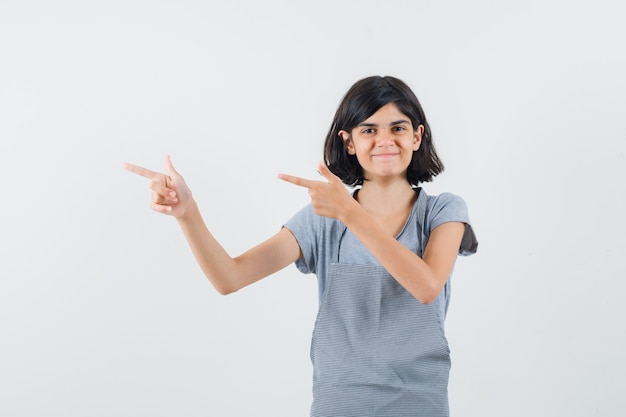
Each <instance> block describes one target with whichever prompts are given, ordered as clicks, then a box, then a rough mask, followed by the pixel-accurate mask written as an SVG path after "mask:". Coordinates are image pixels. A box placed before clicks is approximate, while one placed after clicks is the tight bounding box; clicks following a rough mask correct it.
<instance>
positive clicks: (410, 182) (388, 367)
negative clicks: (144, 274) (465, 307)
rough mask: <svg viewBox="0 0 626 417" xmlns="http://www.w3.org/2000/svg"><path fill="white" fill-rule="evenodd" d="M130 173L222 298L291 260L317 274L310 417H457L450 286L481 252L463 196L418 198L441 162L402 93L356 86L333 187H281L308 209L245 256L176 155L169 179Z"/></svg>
mask: <svg viewBox="0 0 626 417" xmlns="http://www.w3.org/2000/svg"><path fill="white" fill-rule="evenodd" d="M125 168H126V169H128V170H130V171H132V172H135V173H137V174H139V175H142V176H145V177H147V178H149V179H150V180H152V183H151V190H152V202H151V207H152V209H154V210H156V211H158V212H161V213H164V214H169V215H172V216H174V217H175V218H176V219H177V220H178V223H179V225H180V227H181V229H182V231H183V233H184V234H185V236H186V238H187V241H188V242H189V245H190V247H191V250H192V251H193V253H194V256H195V258H196V260H197V261H198V263H199V265H200V267H201V268H202V271H203V272H204V273H205V274H206V276H207V277H208V279H209V280H210V281H211V283H212V284H213V285H214V286H215V288H216V289H217V291H219V292H220V293H221V294H229V293H232V292H235V291H237V290H239V289H240V288H243V287H245V286H247V285H250V284H252V283H254V282H256V281H258V280H260V279H262V278H264V277H266V276H268V275H271V274H272V273H274V272H276V271H278V270H280V269H282V268H284V267H285V266H287V265H289V264H291V263H293V262H295V263H296V266H297V267H298V269H299V270H300V271H302V272H304V273H315V274H316V275H317V277H318V282H319V300H320V307H319V312H318V315H317V319H316V322H315V329H314V331H313V338H312V342H311V360H312V363H313V405H312V408H311V416H313V417H321V416H323V417H330V416H342V417H347V416H355V417H356V416H358V417H367V416H376V417H384V416H389V417H402V416H428V417H438V416H448V414H449V412H448V395H447V387H448V375H449V370H450V351H449V349H448V344H447V341H446V338H445V335H444V327H443V322H444V319H445V315H446V311H447V308H448V302H449V297H450V281H449V277H450V275H451V273H452V269H453V266H454V263H455V259H456V256H457V254H461V255H469V254H472V253H475V252H476V248H477V245H478V244H477V241H476V237H475V235H474V232H473V231H472V228H471V226H470V222H469V218H468V214H467V208H466V205H465V203H464V201H463V200H462V199H461V198H459V197H457V196H455V195H452V194H447V193H445V194H441V195H439V196H429V195H427V194H426V193H425V192H424V190H422V189H421V188H419V187H417V186H418V184H419V183H421V182H425V181H431V180H432V178H433V177H434V176H435V175H437V174H439V173H440V172H441V171H442V170H443V164H442V163H441V161H440V159H439V157H438V156H437V154H436V152H435V148H434V146H433V143H432V138H431V133H430V127H429V126H428V122H427V121H426V117H425V115H424V112H423V110H422V107H421V105H420V103H419V101H418V100H417V97H416V96H415V95H414V94H413V92H412V91H411V89H410V88H409V87H408V86H407V85H406V84H405V83H404V82H402V81H401V80H398V79H396V78H393V77H378V76H375V77H369V78H365V79H363V80H360V81H358V82H357V83H356V84H354V85H353V86H352V87H351V88H350V90H349V91H348V92H347V93H346V95H345V97H344V98H343V100H342V102H341V104H340V105H339V108H338V109H337V112H336V114H335V118H334V120H333V123H332V125H331V128H330V131H329V132H328V135H327V136H326V142H325V145H324V161H323V162H321V163H320V164H319V168H318V169H319V172H320V174H321V175H322V176H323V177H324V179H325V181H314V180H307V179H303V178H298V177H294V176H291V175H286V174H279V176H278V177H279V178H280V179H282V180H284V181H287V182H289V183H292V184H294V185H297V186H301V187H305V188H307V189H308V192H309V195H310V197H311V204H310V205H308V206H307V207H305V208H304V209H302V210H301V211H300V212H299V213H297V214H296V215H295V216H294V217H293V218H291V219H290V220H289V221H288V222H287V223H286V224H285V225H284V227H283V228H282V229H281V230H280V231H279V232H278V233H276V234H275V235H274V236H272V237H270V238H269V239H268V240H266V241H264V242H263V243H261V244H259V245H258V246H255V247H253V248H252V249H250V250H248V251H247V252H245V253H243V254H242V255H240V256H237V257H235V258H232V257H231V256H230V255H229V254H228V253H227V252H226V251H225V250H224V249H223V248H222V247H221V246H220V244H219V243H218V242H217V241H216V240H215V238H214V237H213V236H212V235H211V233H210V232H209V230H208V229H207V227H206V225H205V223H204V221H203V220H202V218H201V215H200V211H199V209H198V207H197V205H196V203H195V201H194V200H193V198H192V195H191V191H190V190H189V188H188V187H187V185H186V184H185V181H184V180H183V178H182V176H181V175H180V174H179V173H178V172H177V171H176V170H175V169H174V167H173V166H172V163H171V161H170V159H169V157H168V158H166V159H165V171H166V174H162V173H157V172H153V171H150V170H148V169H145V168H141V167H138V166H135V165H132V164H125ZM344 184H347V185H349V186H353V187H355V189H354V191H353V192H352V193H350V192H349V191H348V189H347V188H346V186H345V185H344Z"/></svg>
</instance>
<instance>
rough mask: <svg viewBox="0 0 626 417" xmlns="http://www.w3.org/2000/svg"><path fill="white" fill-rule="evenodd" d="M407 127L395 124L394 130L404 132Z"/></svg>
mask: <svg viewBox="0 0 626 417" xmlns="http://www.w3.org/2000/svg"><path fill="white" fill-rule="evenodd" d="M405 130H406V129H405V128H404V126H394V128H393V131H394V132H403V131H405Z"/></svg>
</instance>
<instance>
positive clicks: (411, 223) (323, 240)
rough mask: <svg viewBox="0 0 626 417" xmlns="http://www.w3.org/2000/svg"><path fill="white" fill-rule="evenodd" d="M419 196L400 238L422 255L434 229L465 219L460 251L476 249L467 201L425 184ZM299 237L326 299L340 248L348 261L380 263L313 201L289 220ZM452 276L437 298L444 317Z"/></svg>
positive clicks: (304, 262)
mask: <svg viewBox="0 0 626 417" xmlns="http://www.w3.org/2000/svg"><path fill="white" fill-rule="evenodd" d="M416 191H417V192H419V196H418V198H417V200H416V201H415V204H414V205H413V208H412V210H411V213H410V215H409V218H408V220H407V222H406V224H405V225H404V227H403V229H402V231H401V232H400V234H399V235H398V236H397V237H396V239H397V240H398V241H399V242H400V243H402V244H403V245H405V246H406V247H408V248H409V249H411V251H413V252H415V253H417V254H418V255H419V256H420V257H421V256H422V251H423V249H424V248H425V247H426V243H427V242H428V236H430V233H431V232H432V230H433V229H434V228H435V227H437V226H439V225H441V224H443V223H447V222H461V223H465V234H464V235H463V240H462V242H461V247H460V248H459V254H460V255H471V254H473V253H475V252H476V249H477V247H478V241H477V240H476V236H475V234H474V231H473V230H472V227H471V225H470V221H469V216H468V212H467V205H466V204H465V201H463V199H462V198H461V197H458V196H456V195H454V194H450V193H443V194H440V195H438V196H429V195H427V194H426V192H425V191H424V190H423V189H421V188H416ZM285 227H287V228H288V229H289V230H290V231H291V232H292V233H293V234H294V236H295V237H296V240H297V241H298V244H299V245H300V249H301V251H302V257H301V258H300V259H298V260H297V261H296V266H297V268H298V270H299V271H300V272H303V273H305V274H306V273H314V274H316V275H317V278H318V285H319V287H318V288H319V299H320V300H322V299H323V294H324V291H325V290H326V281H327V274H328V269H329V265H330V263H331V262H335V261H337V259H336V258H335V259H333V256H334V255H335V254H336V250H337V248H339V251H338V261H339V262H340V263H346V264H357V265H378V266H379V265H380V263H379V262H378V260H376V258H374V256H373V255H372V254H371V253H370V251H369V250H368V249H367V248H366V247H365V246H363V244H362V243H361V242H360V241H359V240H358V239H357V238H356V237H355V236H354V235H353V234H352V233H351V232H350V230H349V229H346V227H345V226H344V225H343V224H342V223H341V222H340V221H339V220H336V219H331V218H328V217H322V216H319V215H317V214H315V212H314V211H313V208H312V206H311V205H310V204H309V205H307V206H305V207H304V208H303V209H302V210H300V211H299V212H298V213H296V214H295V215H294V216H293V217H292V218H291V219H290V220H289V221H288V222H287V223H286V224H285ZM450 289H451V287H450V279H448V281H447V282H446V285H445V286H444V288H443V290H442V291H441V293H440V294H439V296H438V297H437V299H436V300H435V303H436V304H437V307H438V309H437V310H438V311H439V312H440V314H441V318H442V320H443V319H444V318H445V315H446V312H447V310H448V305H449V302H450Z"/></svg>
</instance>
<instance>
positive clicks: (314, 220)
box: [284, 204, 321, 274]
mask: <svg viewBox="0 0 626 417" xmlns="http://www.w3.org/2000/svg"><path fill="white" fill-rule="evenodd" d="M320 221H321V219H320V216H318V215H317V214H315V212H314V211H313V207H312V206H311V205H310V204H309V205H307V206H305V207H304V208H303V209H301V210H300V211H299V212H298V213H296V214H295V215H294V216H293V217H292V218H291V219H289V220H288V221H287V223H285V224H284V227H286V228H287V229H289V230H290V231H291V233H293V235H294V236H295V238H296V241H298V245H299V246H300V251H302V256H301V257H300V259H298V260H297V261H296V267H297V268H298V270H299V271H300V272H302V273H304V274H309V273H316V271H317V260H318V253H317V252H318V251H317V248H318V239H319V228H320Z"/></svg>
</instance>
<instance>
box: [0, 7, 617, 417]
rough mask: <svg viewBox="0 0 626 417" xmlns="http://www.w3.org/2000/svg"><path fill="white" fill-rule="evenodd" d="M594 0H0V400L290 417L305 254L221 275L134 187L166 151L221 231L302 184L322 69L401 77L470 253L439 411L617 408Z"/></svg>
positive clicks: (308, 287) (300, 348) (85, 412)
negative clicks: (199, 259) (276, 265)
mask: <svg viewBox="0 0 626 417" xmlns="http://www.w3.org/2000/svg"><path fill="white" fill-rule="evenodd" d="M618 5H619V2H617V1H614V2H611V1H608V0H601V1H595V2H582V1H555V0H549V1H538V0H537V1H532V0H531V1H525V2H501V1H487V0H477V1H472V2H468V1H462V0H456V1H445V2H441V1H430V2H426V1H414V0H405V1H399V0H385V1H374V0H359V1H356V0H353V1H341V0H337V1H333V2H311V1H307V2H296V1H288V0H283V1H280V0H266V1H262V2H257V1H253V0H247V1H232V2H219V3H218V2H210V1H198V0H195V1H190V0H177V1H156V0H153V1H147V0H146V1H141V0H124V1H106V2H105V1H101V2H96V1H93V2H85V1H68V0H58V1H54V2H53V1H40V2H35V1H7V0H0V140H1V142H0V143H1V144H0V155H2V163H1V164H0V174H1V178H2V180H3V181H2V187H0V194H1V198H0V201H1V205H0V210H1V211H0V214H1V215H0V257H1V259H0V261H1V264H0V265H1V269H0V274H1V278H0V338H1V339H0V415H2V416H81V417H82V416H251V415H261V416H269V415H272V416H305V415H307V414H308V410H309V406H310V400H311V398H310V388H311V386H310V384H311V382H310V381H311V367H310V363H309V358H308V353H309V338H310V335H311V330H312V326H313V320H314V318H315V313H316V307H317V289H316V281H315V277H314V276H311V275H301V274H300V273H298V272H297V270H296V269H295V267H293V266H291V267H289V268H287V269H285V270H284V271H282V272H280V273H278V274H276V275H275V276H273V277H271V278H268V279H266V280H264V281H262V282H260V283H258V284H255V285H253V286H251V287H249V288H246V289H244V290H242V291H241V292H239V293H236V294H234V295H231V296H228V297H222V296H219V295H217V293H216V292H215V290H213V288H212V287H211V286H210V284H209V283H208V281H207V280H206V279H205V278H204V277H203V275H202V274H201V272H200V270H199V268H198V267H197V265H196V264H195V262H194V260H193V258H192V256H191V253H190V251H189V249H188V248H187V246H186V243H185V241H184V238H183V236H182V233H181V232H180V231H179V230H178V226H177V225H176V222H175V221H174V220H173V219H171V218H169V217H166V216H162V215H159V214H157V213H155V212H152V211H150V210H149V208H148V200H149V191H148V188H147V186H148V182H147V180H144V179H143V178H141V177H138V176H135V175H133V174H131V173H128V172H126V171H123V170H122V169H121V165H122V163H123V162H125V161H130V162H134V163H137V164H140V165H144V166H147V167H150V168H152V169H160V168H161V166H162V160H163V157H164V156H165V155H166V154H168V153H169V154H171V155H172V160H173V162H174V164H175V166H176V167H177V168H178V169H179V171H180V172H181V173H183V175H184V176H185V178H186V179H187V181H188V183H189V184H190V186H191V187H192V189H193V191H194V195H195V197H196V199H197V200H198V202H199V204H200V207H201V210H202V212H203V215H204V216H205V219H206V221H207V223H208V225H209V227H210V228H211V230H212V231H213V232H214V234H215V235H216V236H217V237H218V239H219V240H220V241H221V242H222V243H223V245H224V246H225V248H227V250H228V251H229V252H230V253H231V254H233V255H236V254H238V253H240V252H242V251H244V250H245V249H247V248H249V247H250V246H252V245H254V244H256V243H258V242H260V241H261V240H262V239H264V238H266V237H268V236H270V235H271V234H273V233H275V232H276V231H277V230H278V229H279V228H280V226H281V225H282V223H283V222H284V221H286V220H287V219H288V218H289V217H290V216H291V215H292V214H294V213H295V212H296V211H297V210H298V209H299V208H301V207H302V206H303V205H305V204H307V202H308V195H307V194H306V191H305V190H302V189H299V188H297V187H294V186H291V185H289V184H286V183H283V182H281V181H279V180H277V179H276V174H277V173H279V172H287V173H291V174H295V175H300V176H304V177H309V178H317V173H316V170H315V167H316V164H317V161H318V160H319V159H320V158H321V148H322V142H323V138H324V135H325V133H326V131H327V129H328V127H329V124H330V121H331V119H332V116H333V114H334V111H335V109H336V106H337V104H338V103H339V100H340V98H341V96H342V95H343V93H344V92H345V91H346V90H347V89H348V88H349V87H350V85H351V84H352V83H353V82H355V81H357V80H358V79H360V78H362V77H365V76H368V75H373V74H378V75H394V76H397V77H399V78H402V79H403V80H405V81H406V82H407V83H408V84H409V85H410V86H411V87H412V88H413V89H414V91H415V92H416V93H417V95H418V97H419V98H420V100H421V101H422V104H423V106H424V108H425V110H426V113H427V116H428V117H429V120H430V123H431V127H432V129H433V133H434V139H435V143H436V146H437V149H438V151H439V153H440V155H441V157H442V159H443V160H444V163H445V164H446V171H445V173H444V174H442V175H441V176H439V177H438V178H437V179H436V180H435V181H434V182H433V183H431V184H427V185H426V186H425V188H426V190H427V191H428V192H429V193H431V194H436V193H439V192H442V191H451V192H454V193H456V194H459V195H461V196H462V197H464V198H465V200H466V201H467V203H468V205H469V207H470V215H471V218H472V220H473V223H474V227H475V230H476V232H477V235H478V237H479V241H480V247H479V253H478V255H476V256H473V257H470V258H460V259H459V261H458V262H457V267H456V271H455V276H454V294H453V301H452V306H451V308H450V311H449V314H448V320H447V333H448V338H449V341H450V344H451V349H452V358H453V369H452V373H451V380H450V398H451V400H450V401H451V402H450V404H451V410H452V414H453V415H454V416H481V417H485V416H494V417H501V416H525V417H526V416H569V417H574V416H581V417H583V416H584V417H588V416H596V415H597V416H618V415H622V413H623V410H624V409H626V399H625V397H624V395H623V394H624V377H625V376H626V361H625V360H624V352H626V341H625V337H624V317H625V316H626V307H624V303H622V302H621V298H622V293H623V292H624V290H625V289H626V285H625V284H624V280H625V278H626V273H625V272H626V271H625V267H624V262H623V256H624V255H623V249H624V245H625V244H624V233H625V231H626V227H625V226H626V224H625V220H624V213H625V212H626V203H625V200H626V198H625V197H626V195H625V194H626V193H625V187H624V183H623V182H624V180H625V179H626V169H625V165H626V157H625V151H626V140H625V139H626V123H625V122H624V116H625V115H626V112H625V110H626V83H625V81H624V74H625V73H626V56H625V53H624V40H625V39H626V29H624V27H625V26H624V24H623V15H622V13H620V11H619V7H617V6H618Z"/></svg>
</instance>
